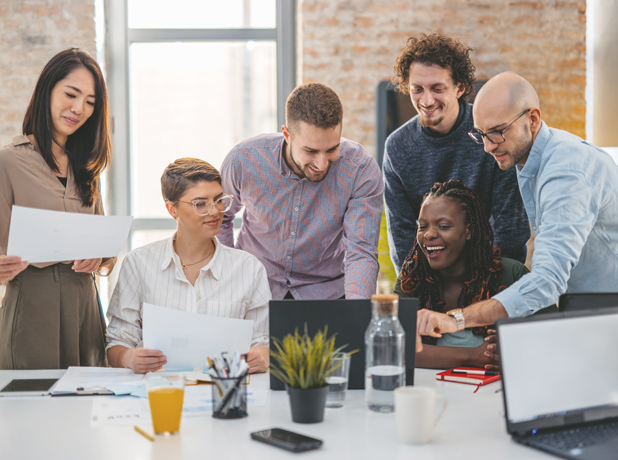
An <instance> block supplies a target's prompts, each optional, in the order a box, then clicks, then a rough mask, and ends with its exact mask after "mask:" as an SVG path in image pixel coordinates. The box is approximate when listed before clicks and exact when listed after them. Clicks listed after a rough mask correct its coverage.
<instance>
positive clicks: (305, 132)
mask: <svg viewBox="0 0 618 460" xmlns="http://www.w3.org/2000/svg"><path fill="white" fill-rule="evenodd" d="M342 120H343V107H342V105H341V101H340V100H339V97H338V96H337V94H336V93H335V92H334V91H333V90H332V89H330V88H329V87H327V86H325V85H322V84H320V83H307V84H304V85H301V86H299V87H297V88H296V89H295V90H294V91H293V92H292V93H291V94H290V96H289V97H288V100H287V102H286V125H285V126H282V128H281V130H282V131H283V133H282V134H263V135H261V136H257V137H254V138H252V139H248V140H246V141H244V142H241V143H240V144H238V145H237V146H236V147H234V148H233V149H232V151H231V152H230V153H229V154H228V155H227V157H226V158H225V161H224V162H223V166H222V167H221V175H222V177H223V191H224V192H225V193H226V194H229V195H233V196H234V203H233V205H232V207H231V208H230V210H229V211H228V212H226V214H225V217H224V219H223V225H222V227H221V232H220V234H219V238H220V241H221V242H222V243H223V244H226V245H228V246H233V245H234V238H233V233H232V232H233V225H234V215H235V214H236V213H237V212H238V211H239V210H240V209H241V207H242V206H244V207H245V211H244V215H243V224H242V228H241V230H240V235H239V237H238V241H237V243H236V247H237V248H239V249H244V250H245V251H248V252H250V253H251V254H253V255H255V256H256V257H257V258H258V259H259V260H260V261H261V262H262V263H263V264H264V266H265V267H266V271H267V272H268V280H269V282H270V288H271V291H272V295H273V299H284V298H285V299H292V298H293V299H337V298H341V297H344V296H345V298H348V299H363V298H369V297H370V296H371V295H372V294H374V293H375V290H376V280H377V276H378V269H379V265H378V236H379V230H380V217H381V215H382V199H383V197H382V195H383V191H384V184H383V182H382V175H381V173H380V168H379V167H378V165H377V163H376V161H375V160H374V159H373V157H372V156H371V155H370V154H369V153H368V152H367V151H366V150H365V149H364V148H363V147H362V146H361V145H360V144H357V143H356V142H352V141H350V140H347V139H345V138H342V137H341V127H342Z"/></svg>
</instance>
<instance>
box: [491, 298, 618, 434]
mask: <svg viewBox="0 0 618 460" xmlns="http://www.w3.org/2000/svg"><path fill="white" fill-rule="evenodd" d="M498 327H499V341H500V352H501V360H502V373H503V385H504V398H505V405H506V414H507V418H508V420H507V422H508V424H509V427H510V428H511V427H512V426H513V425H514V424H521V423H522V422H531V423H524V426H525V427H526V428H533V427H534V426H538V427H548V426H563V425H568V424H571V423H581V422H585V421H588V420H595V419H602V418H605V417H607V416H616V412H617V411H618V358H617V355H616V353H617V350H618V310H611V312H609V311H606V312H605V313H600V312H598V311H597V312H594V311H591V312H573V313H570V314H569V313H557V314H552V315H539V316H538V317H532V318H529V321H527V320H525V319H524V320H512V321H509V320H507V321H506V322H504V323H502V324H500V325H499V326H498ZM509 431H511V429H509ZM518 431H519V430H518Z"/></svg>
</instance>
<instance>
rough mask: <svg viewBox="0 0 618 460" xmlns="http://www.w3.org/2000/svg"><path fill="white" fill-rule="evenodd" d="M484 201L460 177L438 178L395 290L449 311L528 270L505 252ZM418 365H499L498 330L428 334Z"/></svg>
mask: <svg viewBox="0 0 618 460" xmlns="http://www.w3.org/2000/svg"><path fill="white" fill-rule="evenodd" d="M493 242H494V237H493V231H492V229H491V225H490V223H489V219H488V218H487V215H486V214H485V209H484V207H483V203H482V202H481V200H480V198H479V197H478V195H477V194H476V193H475V192H474V191H473V190H472V189H470V188H468V187H466V186H465V185H464V184H462V183H461V182H460V181H458V180H450V181H448V182H444V183H436V184H434V186H433V187H432V188H431V190H430V191H429V193H428V194H426V195H425V197H424V198H423V203H422V205H421V210H420V213H419V218H418V232H417V238H416V241H415V243H414V247H413V248H412V251H410V254H409V255H408V257H407V258H406V259H405V261H404V263H403V266H402V269H401V274H400V275H399V278H398V279H397V284H396V286H395V293H397V294H399V295H400V296H401V297H416V298H418V299H419V308H427V309H430V310H434V311H438V312H442V313H445V312H447V311H449V310H453V309H457V308H465V307H467V306H468V305H470V304H472V303H474V302H478V301H480V300H484V299H489V298H491V297H492V296H493V295H495V294H497V293H498V292H500V291H501V290H503V289H505V288H506V287H508V286H510V285H511V284H513V283H514V282H515V281H517V280H518V279H519V278H521V277H522V276H523V275H524V274H526V273H528V269H527V268H526V267H525V266H524V265H523V264H521V263H520V262H518V261H516V260H513V259H507V258H505V257H500V249H498V248H496V247H494V245H493ZM423 340H424V343H425V344H426V345H425V346H424V347H423V351H422V352H420V353H417V355H416V366H417V367H427V368H440V369H446V368H453V367H458V366H471V367H480V368H486V369H494V370H495V369H497V368H498V355H497V353H496V351H497V350H496V344H495V332H494V331H493V330H491V329H487V328H475V329H474V330H470V329H465V330H463V331H460V332H457V333H452V334H444V335H443V336H442V337H440V338H438V339H436V338H432V337H423Z"/></svg>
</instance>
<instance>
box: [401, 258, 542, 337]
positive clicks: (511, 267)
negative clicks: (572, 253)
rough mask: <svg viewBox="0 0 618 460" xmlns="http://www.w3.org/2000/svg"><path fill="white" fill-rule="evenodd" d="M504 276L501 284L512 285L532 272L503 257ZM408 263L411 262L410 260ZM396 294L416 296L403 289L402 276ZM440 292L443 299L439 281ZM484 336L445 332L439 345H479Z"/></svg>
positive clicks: (462, 332)
mask: <svg viewBox="0 0 618 460" xmlns="http://www.w3.org/2000/svg"><path fill="white" fill-rule="evenodd" d="M500 261H501V262H502V276H501V278H500V286H506V287H508V286H510V285H511V284H513V283H515V282H516V281H517V280H518V279H520V278H521V277H522V276H524V275H525V274H526V273H530V270H528V269H527V268H526V266H525V265H524V264H522V263H520V262H518V261H516V260H513V259H508V258H506V257H502V258H501V259H500ZM408 263H411V261H410V262H408ZM394 292H395V294H399V297H401V298H410V297H416V296H415V295H412V294H407V293H405V292H403V291H402V290H401V277H398V278H397V283H396V284H395V291H394ZM438 292H439V294H440V300H441V301H443V300H444V298H443V295H442V283H440V282H438ZM483 341H484V339H483V337H482V336H480V335H474V334H473V333H472V330H471V329H465V330H463V331H460V332H454V333H452V334H444V335H443V336H442V337H440V338H439V339H438V343H437V345H439V346H441V347H478V346H480V345H482V344H483Z"/></svg>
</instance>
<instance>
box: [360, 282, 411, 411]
mask: <svg viewBox="0 0 618 460" xmlns="http://www.w3.org/2000/svg"><path fill="white" fill-rule="evenodd" d="M371 304H372V308H373V314H372V317H371V322H370V323H369V327H368V328H367V331H366V332H365V348H366V353H365V356H366V365H365V400H366V401H367V405H368V406H369V409H371V410H373V411H376V412H393V410H394V409H395V403H394V390H395V388H398V387H402V386H405V384H406V364H405V363H406V360H405V340H406V333H405V331H404V330H403V327H402V326H401V323H400V322H399V317H398V313H399V296H398V295H396V294H376V295H373V296H372V297H371Z"/></svg>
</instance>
